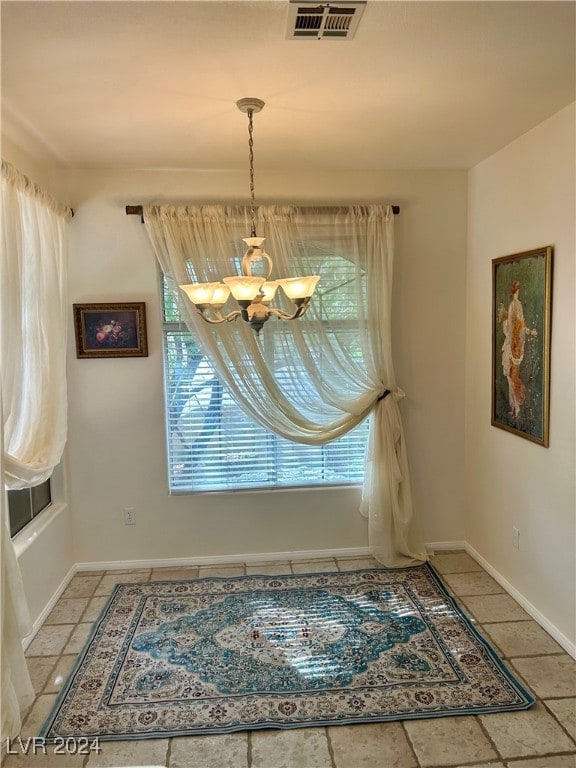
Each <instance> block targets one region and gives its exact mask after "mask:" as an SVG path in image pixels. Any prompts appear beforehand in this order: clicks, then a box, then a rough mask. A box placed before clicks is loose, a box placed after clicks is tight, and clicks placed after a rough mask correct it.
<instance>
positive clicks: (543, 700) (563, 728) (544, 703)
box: [539, 696, 576, 746]
mask: <svg viewBox="0 0 576 768" xmlns="http://www.w3.org/2000/svg"><path fill="white" fill-rule="evenodd" d="M564 698H570V696H568V697H564ZM550 700H551V698H550V697H548V699H539V701H540V703H541V704H542V705H543V707H544V709H545V710H546V712H548V714H549V715H552V717H553V718H554V720H556V722H557V723H558V725H559V726H560V728H562V730H563V731H564V733H565V734H566V736H568V738H569V739H570V740H571V741H573V742H574V744H575V746H576V738H574V736H572V734H571V733H570V731H568V729H567V728H565V727H564V725H563V724H562V723H561V722H560V720H558V718H557V717H556V715H555V714H554V712H553V711H552V710H551V709H550V707H548V705H547V704H546V701H550Z"/></svg>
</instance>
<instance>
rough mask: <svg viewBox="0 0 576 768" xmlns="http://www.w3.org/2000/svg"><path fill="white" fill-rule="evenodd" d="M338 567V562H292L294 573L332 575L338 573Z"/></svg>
mask: <svg viewBox="0 0 576 768" xmlns="http://www.w3.org/2000/svg"><path fill="white" fill-rule="evenodd" d="M337 570H338V566H337V565H336V560H334V559H333V558H332V559H331V560H310V561H301V560H295V561H293V562H292V571H293V572H294V573H330V572H336V571H337Z"/></svg>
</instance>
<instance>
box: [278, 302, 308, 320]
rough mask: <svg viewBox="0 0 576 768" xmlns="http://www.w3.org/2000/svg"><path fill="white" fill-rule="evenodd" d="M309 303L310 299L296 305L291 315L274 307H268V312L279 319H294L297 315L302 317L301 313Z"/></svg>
mask: <svg viewBox="0 0 576 768" xmlns="http://www.w3.org/2000/svg"><path fill="white" fill-rule="evenodd" d="M309 303H310V300H308V301H304V302H303V303H302V304H299V305H298V307H296V312H294V314H292V315H291V314H290V313H289V312H283V311H282V310H281V309H276V307H268V312H269V313H270V314H271V315H276V317H279V318H280V319H281V320H296V319H298V318H299V317H302V315H303V314H304V313H305V312H306V310H307V309H308V304H309Z"/></svg>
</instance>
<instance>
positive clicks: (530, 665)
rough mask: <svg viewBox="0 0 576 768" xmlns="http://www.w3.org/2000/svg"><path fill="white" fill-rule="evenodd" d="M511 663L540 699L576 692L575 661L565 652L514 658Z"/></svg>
mask: <svg viewBox="0 0 576 768" xmlns="http://www.w3.org/2000/svg"><path fill="white" fill-rule="evenodd" d="M512 664H513V665H514V668H515V669H517V670H518V672H520V674H521V675H522V677H523V678H524V680H526V682H527V683H528V685H529V686H530V688H532V690H533V691H534V692H535V693H536V695H537V696H539V697H540V698H541V699H548V698H552V697H557V696H558V697H560V696H574V695H575V694H576V661H575V660H574V659H572V658H570V656H568V654H567V653H564V654H562V655H561V656H535V657H533V658H529V659H514V660H513V661H512Z"/></svg>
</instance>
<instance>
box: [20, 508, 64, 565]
mask: <svg viewBox="0 0 576 768" xmlns="http://www.w3.org/2000/svg"><path fill="white" fill-rule="evenodd" d="M66 508H67V505H66V504H65V503H64V502H53V503H52V504H50V506H49V507H47V508H46V509H45V510H43V511H42V512H40V514H39V515H37V516H36V517H35V518H34V519H33V520H32V521H31V522H29V523H28V525H26V526H25V527H24V528H22V530H21V531H19V532H18V533H17V534H16V536H14V538H13V539H12V543H13V544H14V551H15V553H16V557H17V558H18V557H20V556H21V555H22V554H23V553H24V552H25V551H26V550H27V549H28V548H29V547H31V546H32V544H34V542H35V541H36V539H37V538H38V537H39V536H41V534H42V533H43V532H44V531H45V530H46V529H47V528H48V527H49V526H50V525H52V523H53V522H54V521H55V520H56V519H57V518H58V517H60V515H61V514H62V513H63V512H64V511H65V510H66Z"/></svg>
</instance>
